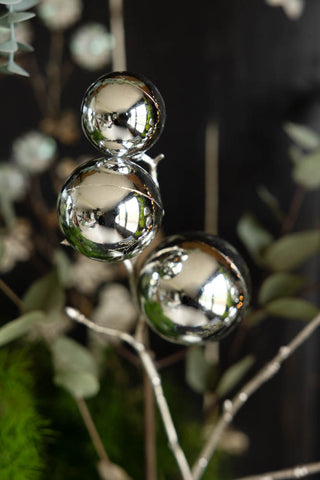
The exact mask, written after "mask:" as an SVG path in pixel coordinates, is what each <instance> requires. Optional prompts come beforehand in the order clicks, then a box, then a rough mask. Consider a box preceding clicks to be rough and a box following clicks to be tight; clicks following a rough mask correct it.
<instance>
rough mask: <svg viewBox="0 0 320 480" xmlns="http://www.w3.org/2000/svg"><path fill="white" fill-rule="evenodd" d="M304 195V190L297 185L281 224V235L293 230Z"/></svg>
mask: <svg viewBox="0 0 320 480" xmlns="http://www.w3.org/2000/svg"><path fill="white" fill-rule="evenodd" d="M304 194H305V190H304V188H303V187H301V185H299V186H298V187H297V189H296V191H295V194H294V196H293V198H292V202H291V205H290V210H289V213H288V215H287V217H286V218H285V219H284V222H283V224H282V227H281V235H284V234H286V233H289V232H290V231H291V230H292V229H293V226H294V223H295V221H296V219H297V216H298V213H299V211H300V208H301V205H302V201H303V199H304Z"/></svg>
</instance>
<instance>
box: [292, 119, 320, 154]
mask: <svg viewBox="0 0 320 480" xmlns="http://www.w3.org/2000/svg"><path fill="white" fill-rule="evenodd" d="M284 130H285V132H286V134H287V135H288V136H289V137H290V138H291V140H292V141H293V142H294V143H296V144H297V145H299V146H300V147H302V148H305V149H310V150H312V149H314V148H317V147H319V146H320V136H319V135H318V134H317V133H316V132H315V131H314V130H312V129H311V128H309V127H306V126H305V125H300V124H298V123H291V122H288V123H286V124H285V125H284Z"/></svg>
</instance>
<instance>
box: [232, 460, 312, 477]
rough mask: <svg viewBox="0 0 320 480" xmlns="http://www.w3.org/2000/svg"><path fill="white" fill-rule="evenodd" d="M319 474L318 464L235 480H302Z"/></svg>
mask: <svg viewBox="0 0 320 480" xmlns="http://www.w3.org/2000/svg"><path fill="white" fill-rule="evenodd" d="M319 472H320V462H315V463H307V464H305V465H297V466H296V467H293V468H287V469H285V470H278V471H276V472H268V473H262V474H260V475H250V476H249V477H242V478H239V479H237V480H284V479H286V478H302V477H307V476H308V475H314V474H315V473H319Z"/></svg>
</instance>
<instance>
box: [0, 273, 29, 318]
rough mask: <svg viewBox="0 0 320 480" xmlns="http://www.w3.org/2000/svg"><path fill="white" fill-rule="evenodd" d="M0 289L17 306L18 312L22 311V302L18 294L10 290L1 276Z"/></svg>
mask: <svg viewBox="0 0 320 480" xmlns="http://www.w3.org/2000/svg"><path fill="white" fill-rule="evenodd" d="M0 290H2V291H3V293H4V294H5V295H6V296H7V297H8V298H10V300H11V301H12V302H13V303H14V304H15V305H16V306H17V307H18V309H19V310H20V312H23V310H24V304H23V302H22V300H20V298H19V297H18V295H17V294H16V293H15V292H14V291H13V290H12V288H11V287H9V285H7V284H6V282H4V281H3V280H2V279H1V278H0Z"/></svg>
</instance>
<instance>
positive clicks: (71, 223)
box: [57, 157, 163, 262]
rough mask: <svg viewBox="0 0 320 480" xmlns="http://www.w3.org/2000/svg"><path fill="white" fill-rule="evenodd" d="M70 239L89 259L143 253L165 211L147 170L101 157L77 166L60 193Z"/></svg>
mask: <svg viewBox="0 0 320 480" xmlns="http://www.w3.org/2000/svg"><path fill="white" fill-rule="evenodd" d="M57 210H58V220H59V225H60V228H61V230H62V232H63V233H64V235H65V237H66V239H67V240H68V242H69V243H70V245H71V246H73V247H74V248H75V249H76V250H78V251H79V252H81V253H83V254H84V255H86V256H87V257H89V258H92V259H95V260H101V261H108V262H117V261H122V260H125V259H128V258H131V257H134V256H136V255H139V254H140V253H141V252H142V251H143V250H144V249H145V248H146V247H147V246H148V245H149V244H150V242H151V241H152V240H153V238H154V237H155V235H156V233H157V231H158V229H159V227H160V223H161V219H162V216H163V209H162V203H161V197H160V193H159V189H158V187H157V186H156V184H155V183H154V181H153V180H152V178H151V176H150V175H149V173H148V172H146V171H145V170H144V169H143V168H142V167H140V166H139V165H137V164H135V163H133V162H131V161H129V160H127V159H125V158H115V157H113V158H108V159H105V158H100V159H98V160H92V161H89V162H87V163H85V164H83V165H81V166H80V167H78V168H77V169H76V170H75V171H74V172H73V173H72V175H71V176H70V177H69V179H68V180H67V181H66V183H65V185H64V186H63V188H62V190H61V192H60V195H59V197H58V204H57Z"/></svg>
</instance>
